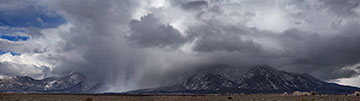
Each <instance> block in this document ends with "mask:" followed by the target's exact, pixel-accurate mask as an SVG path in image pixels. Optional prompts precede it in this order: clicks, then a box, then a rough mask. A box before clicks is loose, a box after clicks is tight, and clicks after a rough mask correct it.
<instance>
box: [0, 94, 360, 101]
mask: <svg viewBox="0 0 360 101" xmlns="http://www.w3.org/2000/svg"><path fill="white" fill-rule="evenodd" d="M0 101H360V96H345V95H313V96H294V95H286V96H284V95H279V94H254V95H228V96H226V95H184V96H182V95H154V96H144V95H139V96H136V95H103V94H29V93H1V94H0Z"/></svg>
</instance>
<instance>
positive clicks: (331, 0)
mask: <svg viewBox="0 0 360 101" xmlns="http://www.w3.org/2000/svg"><path fill="white" fill-rule="evenodd" d="M321 1H322V2H323V3H324V4H325V6H327V7H329V10H330V11H332V12H334V13H336V14H338V15H340V16H354V15H356V16H359V14H357V13H356V12H354V10H355V9H356V8H358V7H359V6H360V1H358V0H321Z"/></svg>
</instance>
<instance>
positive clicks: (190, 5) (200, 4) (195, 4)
mask: <svg viewBox="0 0 360 101" xmlns="http://www.w3.org/2000/svg"><path fill="white" fill-rule="evenodd" d="M181 6H182V8H183V9H186V10H198V9H201V8H207V7H208V2H207V1H190V2H186V3H183V4H182V5H181Z"/></svg>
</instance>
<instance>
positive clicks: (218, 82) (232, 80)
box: [130, 65, 360, 94]
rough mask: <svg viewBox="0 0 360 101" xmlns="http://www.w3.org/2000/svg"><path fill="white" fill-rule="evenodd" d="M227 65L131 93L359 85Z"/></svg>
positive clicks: (334, 89) (344, 89)
mask: <svg viewBox="0 0 360 101" xmlns="http://www.w3.org/2000/svg"><path fill="white" fill-rule="evenodd" d="M239 72H240V69H239V68H234V67H230V66H227V65H218V66H217V67H212V68H207V69H204V70H201V71H199V72H197V73H195V74H194V75H192V76H190V77H189V78H186V79H183V80H181V81H179V82H178V83H176V84H174V85H171V86H166V87H160V88H152V89H141V90H135V91H131V92H130V93H281V92H293V91H316V92H319V93H327V94H330V93H353V92H354V91H356V90H360V89H359V88H356V87H350V86H343V85H338V84H335V83H327V82H324V81H321V80H318V79H316V78H314V77H312V76H311V75H309V74H297V73H289V72H285V71H281V70H278V69H276V68H273V67H270V66H266V65H259V66H254V67H253V68H252V69H251V70H249V71H248V72H246V73H245V74H240V73H239Z"/></svg>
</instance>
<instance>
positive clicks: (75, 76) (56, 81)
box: [0, 72, 96, 93]
mask: <svg viewBox="0 0 360 101" xmlns="http://www.w3.org/2000/svg"><path fill="white" fill-rule="evenodd" d="M94 90H96V89H95V88H93V87H89V85H88V81H87V79H86V77H85V76H84V75H82V74H80V73H77V72H73V73H69V74H67V75H65V76H63V77H50V78H45V79H42V80H36V79H33V78H31V77H28V76H10V77H7V78H4V79H0V92H59V93H80V92H92V91H94Z"/></svg>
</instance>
